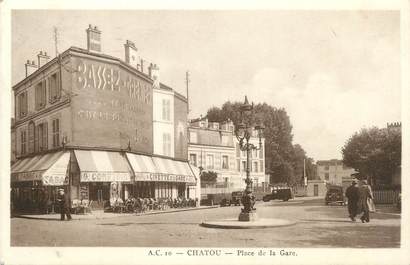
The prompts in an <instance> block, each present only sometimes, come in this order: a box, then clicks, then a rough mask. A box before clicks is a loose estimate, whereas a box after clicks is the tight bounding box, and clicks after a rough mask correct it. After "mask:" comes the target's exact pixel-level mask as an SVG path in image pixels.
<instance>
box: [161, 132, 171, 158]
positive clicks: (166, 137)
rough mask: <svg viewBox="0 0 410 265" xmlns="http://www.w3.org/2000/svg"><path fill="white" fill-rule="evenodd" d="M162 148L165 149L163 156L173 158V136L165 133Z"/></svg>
mask: <svg viewBox="0 0 410 265" xmlns="http://www.w3.org/2000/svg"><path fill="white" fill-rule="evenodd" d="M162 144H163V145H162V148H163V155H166V156H171V134H170V133H164V134H163V135H162Z"/></svg>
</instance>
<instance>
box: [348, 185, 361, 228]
mask: <svg viewBox="0 0 410 265" xmlns="http://www.w3.org/2000/svg"><path fill="white" fill-rule="evenodd" d="M345 194H346V197H347V207H348V211H349V217H350V219H351V220H352V221H356V215H357V202H358V200H359V188H358V187H357V182H356V180H353V181H352V185H350V186H349V187H348V188H347V189H346V193H345Z"/></svg>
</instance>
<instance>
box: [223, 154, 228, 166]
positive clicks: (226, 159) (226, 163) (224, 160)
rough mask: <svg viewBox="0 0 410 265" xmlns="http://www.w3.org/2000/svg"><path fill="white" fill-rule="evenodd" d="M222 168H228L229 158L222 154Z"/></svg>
mask: <svg viewBox="0 0 410 265" xmlns="http://www.w3.org/2000/svg"><path fill="white" fill-rule="evenodd" d="M222 169H229V159H228V156H225V155H223V156H222Z"/></svg>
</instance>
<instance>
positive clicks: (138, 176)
mask: <svg viewBox="0 0 410 265" xmlns="http://www.w3.org/2000/svg"><path fill="white" fill-rule="evenodd" d="M135 181H160V182H184V183H195V182H196V180H195V177H194V176H186V175H174V174H162V173H135Z"/></svg>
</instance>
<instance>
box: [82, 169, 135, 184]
mask: <svg viewBox="0 0 410 265" xmlns="http://www.w3.org/2000/svg"><path fill="white" fill-rule="evenodd" d="M80 181H81V182H114V181H121V182H124V181H131V173H129V172H98V171H94V172H81V175H80Z"/></svg>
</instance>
